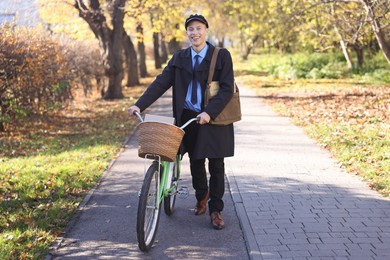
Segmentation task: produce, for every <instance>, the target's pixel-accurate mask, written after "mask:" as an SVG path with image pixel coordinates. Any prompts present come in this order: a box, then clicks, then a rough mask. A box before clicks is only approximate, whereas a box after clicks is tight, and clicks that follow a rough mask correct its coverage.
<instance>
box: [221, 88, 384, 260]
mask: <svg viewBox="0 0 390 260" xmlns="http://www.w3.org/2000/svg"><path fill="white" fill-rule="evenodd" d="M241 94H242V105H243V107H242V108H243V115H244V118H243V120H242V121H241V122H239V123H237V124H236V144H237V145H236V156H235V157H234V158H231V159H229V160H228V168H227V171H228V172H227V175H228V178H229V183H230V185H231V193H232V196H233V201H234V205H235V207H236V211H237V213H238V216H239V219H240V222H241V225H242V228H243V231H244V234H245V238H246V241H247V245H248V250H249V254H250V257H251V258H252V259H351V260H357V259H362V260H363V259H364V260H367V259H387V260H388V259H390V200H389V199H385V198H383V197H381V196H380V195H378V194H377V193H376V192H374V191H372V190H370V189H369V188H368V186H367V184H365V183H363V182H362V181H361V180H360V179H359V178H358V177H357V176H352V175H350V174H347V173H345V172H344V171H342V170H341V169H340V168H339V167H338V166H337V164H336V162H335V161H334V160H332V159H331V158H330V156H329V153H328V152H326V151H324V150H322V149H321V148H320V147H319V146H318V145H316V144H315V143H314V142H313V141H312V140H311V139H309V138H308V137H307V136H305V135H304V133H303V132H302V130H301V129H300V128H298V127H295V126H293V125H292V124H291V123H290V122H289V120H288V119H287V118H283V117H280V116H277V115H275V114H274V113H273V112H272V111H270V109H269V108H268V107H267V106H266V105H264V104H263V103H262V102H260V101H259V99H257V98H255V97H254V94H253V93H252V92H250V91H248V90H245V89H244V88H242V91H241Z"/></svg>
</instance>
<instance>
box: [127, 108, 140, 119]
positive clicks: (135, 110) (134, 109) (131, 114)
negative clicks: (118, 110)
mask: <svg viewBox="0 0 390 260" xmlns="http://www.w3.org/2000/svg"><path fill="white" fill-rule="evenodd" d="M127 111H128V112H129V116H130V117H131V116H135V112H138V113H141V110H140V109H139V107H137V106H131V107H129V108H128V109H127Z"/></svg>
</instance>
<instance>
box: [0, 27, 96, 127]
mask: <svg viewBox="0 0 390 260" xmlns="http://www.w3.org/2000/svg"><path fill="white" fill-rule="evenodd" d="M97 57H98V53H96V51H93V50H91V49H90V48H89V49H87V48H85V47H82V46H80V44H78V45H77V46H76V45H75V44H73V45H71V44H67V43H64V42H60V41H58V39H54V37H50V36H48V35H47V34H46V33H44V32H43V31H41V30H40V29H23V28H12V27H11V26H9V25H3V26H1V27H0V68H1V69H0V96H1V101H0V106H1V113H0V131H6V130H11V129H15V128H17V127H18V125H20V124H21V123H22V121H23V119H24V118H25V117H27V116H30V115H34V114H35V115H40V114H44V113H46V112H47V111H49V110H51V109H53V108H56V107H57V108H58V107H59V106H61V105H63V104H64V103H65V102H67V101H69V100H71V99H72V92H73V90H74V89H77V88H80V87H81V86H82V88H84V89H85V90H86V91H87V90H88V89H91V88H92V82H94V81H95V82H96V80H97V81H100V78H101V75H100V73H101V72H100V71H101V70H100V69H99V68H101V67H102V66H101V65H100V64H99V59H98V58H97Z"/></svg>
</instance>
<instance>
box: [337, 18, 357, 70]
mask: <svg viewBox="0 0 390 260" xmlns="http://www.w3.org/2000/svg"><path fill="white" fill-rule="evenodd" d="M333 28H334V30H335V32H336V34H337V36H338V37H339V40H340V46H341V49H342V50H343V54H344V58H345V60H346V61H347V66H348V69H352V68H353V61H352V59H351V55H350V54H349V52H348V43H346V42H345V41H344V37H343V36H342V35H341V33H340V31H339V29H338V28H337V25H333Z"/></svg>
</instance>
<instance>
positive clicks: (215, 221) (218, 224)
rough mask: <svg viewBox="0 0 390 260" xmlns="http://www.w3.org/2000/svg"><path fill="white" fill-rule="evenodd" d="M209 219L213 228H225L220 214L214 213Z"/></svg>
mask: <svg viewBox="0 0 390 260" xmlns="http://www.w3.org/2000/svg"><path fill="white" fill-rule="evenodd" d="M210 218H211V224H212V225H213V228H215V229H218V230H220V229H223V228H224V227H225V222H224V221H223V219H222V215H221V212H219V211H214V212H213V213H211V214H210Z"/></svg>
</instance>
